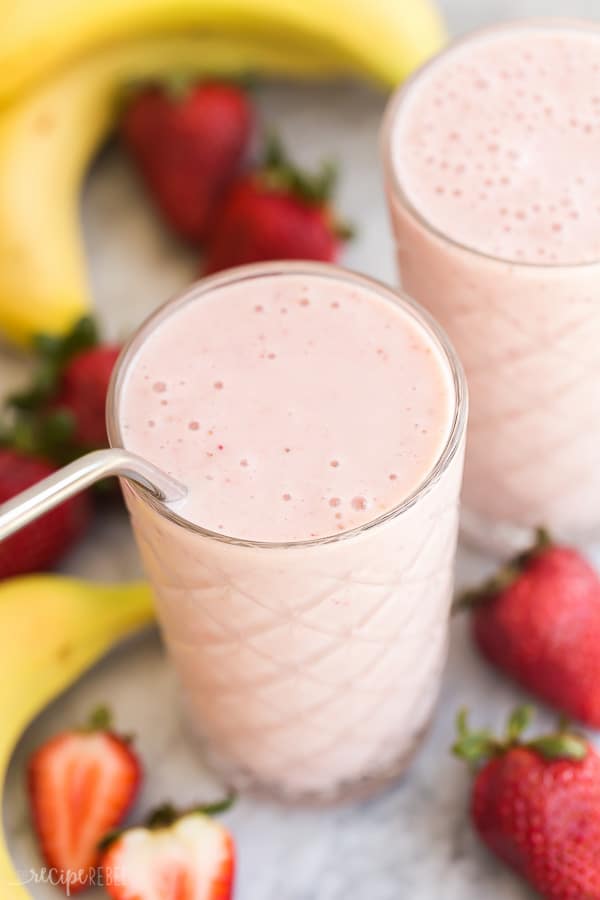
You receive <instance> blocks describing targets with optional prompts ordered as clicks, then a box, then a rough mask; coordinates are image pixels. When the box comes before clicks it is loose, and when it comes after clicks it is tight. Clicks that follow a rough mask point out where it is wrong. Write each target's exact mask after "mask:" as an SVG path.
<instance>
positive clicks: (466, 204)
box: [391, 26, 600, 263]
mask: <svg viewBox="0 0 600 900" xmlns="http://www.w3.org/2000/svg"><path fill="white" fill-rule="evenodd" d="M391 140H392V144H393V147H395V148H397V156H396V157H395V161H394V165H395V171H396V176H397V178H398V181H399V183H400V185H401V187H402V189H403V191H404V193H405V195H406V197H407V199H408V200H409V202H410V203H411V205H412V206H413V207H414V208H415V209H416V210H417V211H418V212H419V213H420V214H421V215H422V216H423V217H424V218H425V219H426V221H427V222H428V223H429V224H430V225H431V226H433V227H434V228H435V229H437V230H438V231H440V232H441V233H442V234H446V235H449V236H450V237H451V238H452V240H454V241H457V242H459V243H462V244H465V245H467V246H468V247H470V248H471V249H474V250H479V251H481V252H482V253H487V254H491V255H492V256H498V257H501V258H503V259H508V260H514V261H523V262H530V263H544V262H557V263H574V262H584V261H590V260H598V259H600V168H599V167H598V163H597V161H598V155H599V153H600V31H597V30H594V31H592V32H591V33H589V32H586V31H584V30H582V29H580V30H578V29H570V30H566V31H562V30H557V29H555V28H549V29H547V30H545V29H544V28H543V27H540V28H539V29H538V30H536V31H534V32H533V33H532V30H531V29H530V28H527V29H525V28H523V29H519V28H518V26H515V27H514V28H513V29H511V30H504V31H503V30H499V31H497V32H493V33H489V32H488V33H484V34H482V35H481V36H480V37H479V38H478V39H474V40H471V41H469V42H466V43H461V44H459V45H457V46H456V48H455V49H453V50H451V51H449V52H448V53H447V54H446V55H445V56H444V57H443V58H442V59H441V60H440V61H439V62H437V63H435V64H434V65H432V66H431V68H429V69H427V70H425V72H424V73H423V74H422V75H421V76H420V78H419V79H418V80H417V82H415V84H414V86H413V88H412V90H411V91H410V93H409V94H408V95H407V98H406V101H405V103H404V104H403V106H402V109H401V111H400V113H399V115H398V116H397V118H396V120H395V122H394V127H393V131H392V135H391ZM392 152H394V151H392Z"/></svg>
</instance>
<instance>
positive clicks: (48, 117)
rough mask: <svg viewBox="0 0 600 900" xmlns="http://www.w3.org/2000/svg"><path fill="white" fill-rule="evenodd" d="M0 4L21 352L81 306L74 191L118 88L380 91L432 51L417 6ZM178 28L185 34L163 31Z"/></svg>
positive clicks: (5, 217)
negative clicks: (370, 83)
mask: <svg viewBox="0 0 600 900" xmlns="http://www.w3.org/2000/svg"><path fill="white" fill-rule="evenodd" d="M4 6H10V10H8V9H7V10H5V15H4V16H3V27H2V30H0V66H1V68H2V72H3V77H2V79H1V80H0V331H1V332H2V333H3V334H4V335H5V336H6V337H8V338H9V339H11V340H12V341H14V342H15V343H18V344H23V345H27V344H29V343H30V341H31V338H32V336H33V335H35V334H37V333H39V332H46V333H48V334H63V333H65V332H66V331H68V330H69V329H70V328H71V327H72V325H73V323H74V322H75V321H76V320H77V319H79V318H80V317H81V316H82V315H83V314H85V312H87V311H88V310H89V308H90V305H91V301H90V293H89V286H88V281H87V272H86V265H85V256H84V251H83V246H82V237H81V232H80V225H79V216H78V206H79V191H80V186H81V181H82V178H83V174H84V172H85V170H86V168H87V166H88V164H89V161H90V159H91V157H92V156H93V154H94V152H95V151H96V149H97V148H98V146H99V145H100V143H101V142H102V140H103V139H104V138H105V137H106V135H107V133H108V132H109V131H110V129H111V127H112V126H113V124H114V120H115V117H116V113H117V108H118V104H117V99H118V96H119V92H120V89H121V88H122V86H123V84H124V83H126V82H128V81H131V80H135V79H142V78H148V77H158V76H161V75H167V74H170V73H172V72H173V71H176V72H190V73H198V74H206V73H208V74H214V73H219V74H233V73H240V72H248V71H251V72H252V71H260V72H261V73H272V74H277V73H285V74H287V75H312V76H323V75H331V74H334V73H339V72H343V71H356V72H361V73H363V74H366V75H368V76H370V77H372V78H375V79H379V80H380V81H383V82H386V83H388V84H392V83H395V82H396V81H398V80H399V79H400V78H402V77H403V76H404V75H406V74H407V73H408V72H409V71H410V70H411V69H412V68H414V66H415V65H417V64H418V63H419V62H421V61H422V59H423V58H424V57H426V56H428V55H429V54H430V53H432V52H434V51H435V50H436V49H437V48H438V47H439V45H440V43H441V41H442V39H443V29H442V26H441V24H440V20H439V18H438V17H437V15H436V13H435V11H434V8H433V7H432V6H431V5H430V3H429V0H368V2H366V0H177V2H173V0H87V2H85V3H82V2H81V0H53V2H52V3H46V2H44V0H20V2H19V3H14V2H10V3H9V2H7V0H4ZM1 9H2V5H1V0H0V10H1ZM184 29H187V31H188V32H190V33H189V34H188V35H186V36H183V35H182V34H176V33H174V32H177V31H178V30H179V31H183V30H184ZM160 35H162V36H160ZM52 72H54V73H55V74H54V75H53V76H52V77H48V73H52ZM9 101H11V102H9ZM3 103H4V104H7V105H1V104H3Z"/></svg>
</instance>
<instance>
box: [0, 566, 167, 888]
mask: <svg viewBox="0 0 600 900" xmlns="http://www.w3.org/2000/svg"><path fill="white" fill-rule="evenodd" d="M152 617H153V612H152V596H151V592H150V588H149V587H148V585H146V584H144V583H142V582H140V583H132V584H123V585H105V584H91V583H89V582H86V581H81V580H77V579H73V578H66V577H61V576H58V575H32V576H25V577H22V578H13V579H7V580H6V581H3V582H2V583H0V637H1V639H2V640H3V641H4V645H3V647H2V679H1V680H0V720H1V722H2V727H1V728H0V806H1V804H2V793H3V788H4V780H5V776H6V771H7V768H8V764H9V762H10V757H11V755H12V752H13V750H14V747H15V744H16V742H17V740H18V738H19V736H20V735H21V733H22V732H23V730H24V729H25V727H26V726H27V724H28V723H29V722H30V721H31V720H32V719H33V717H34V716H35V715H36V714H37V713H38V712H39V711H40V710H41V709H42V708H43V707H44V706H46V705H47V704H48V703H49V702H50V700H52V699H53V698H54V697H55V696H56V695H57V694H59V693H60V692H61V691H62V690H64V689H65V688H66V687H68V685H70V684H71V683H72V682H73V681H75V679H76V678H77V677H78V676H79V675H80V674H81V673H82V672H84V671H85V670H86V669H87V668H89V667H90V666H91V665H92V664H93V663H94V662H96V661H97V660H98V659H99V658H100V657H101V656H102V655H103V654H104V653H106V651H107V650H108V649H109V648H110V647H111V646H112V645H113V644H114V643H115V642H116V641H118V640H120V639H121V638H124V637H126V636H128V635H130V634H132V633H133V632H135V631H136V630H137V629H139V628H140V627H142V626H143V625H146V624H147V623H149V622H151V621H152ZM0 897H2V898H3V900H27V898H28V897H29V894H28V893H27V891H26V890H25V888H24V887H23V886H21V885H20V884H19V878H18V874H17V872H16V871H15V869H14V866H13V863H12V861H11V858H10V855H9V852H8V848H7V845H6V838H5V835H4V833H3V832H2V830H1V829H0Z"/></svg>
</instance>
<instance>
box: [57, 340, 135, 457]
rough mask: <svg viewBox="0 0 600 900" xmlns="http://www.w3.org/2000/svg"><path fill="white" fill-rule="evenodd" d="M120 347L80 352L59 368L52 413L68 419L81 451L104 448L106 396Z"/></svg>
mask: <svg viewBox="0 0 600 900" xmlns="http://www.w3.org/2000/svg"><path fill="white" fill-rule="evenodd" d="M120 352H121V347H120V346H117V345H113V344H103V345H101V346H99V347H92V348H90V349H89V350H82V351H81V352H80V353H78V354H77V355H76V356H74V357H73V358H72V359H70V360H69V362H68V363H67V364H66V366H65V368H64V369H63V371H62V373H61V375H60V378H59V386H58V396H57V397H56V400H54V401H53V402H52V408H53V410H54V411H61V412H62V413H63V414H67V415H70V416H72V419H73V434H72V440H73V441H74V442H75V443H76V445H77V447H78V448H79V449H81V450H93V449H97V448H98V447H105V446H106V444H107V440H108V439H107V436H106V424H105V419H106V396H107V394H108V386H109V383H110V377H111V375H112V371H113V369H114V367H115V363H116V361H117V358H118V356H119V354H120Z"/></svg>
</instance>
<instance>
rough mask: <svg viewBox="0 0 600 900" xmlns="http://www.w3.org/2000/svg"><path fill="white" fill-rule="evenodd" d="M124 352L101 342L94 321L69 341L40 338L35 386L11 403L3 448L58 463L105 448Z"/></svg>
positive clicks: (80, 324)
mask: <svg viewBox="0 0 600 900" xmlns="http://www.w3.org/2000/svg"><path fill="white" fill-rule="evenodd" d="M120 349H121V348H120V346H119V345H117V344H100V343H99V341H98V334H97V331H96V326H95V324H94V322H93V320H92V319H90V318H84V319H81V320H80V321H79V322H77V323H76V325H75V327H74V328H73V330H72V331H71V332H70V333H69V334H67V335H66V336H65V337H60V338H56V337H48V336H45V335H40V336H39V337H38V338H37V339H36V342H35V350H36V352H37V357H38V365H37V370H36V372H35V374H34V378H33V383H32V385H31V386H30V387H29V388H28V389H27V390H25V391H22V392H21V393H18V394H14V395H13V396H12V397H9V399H8V403H7V406H8V408H9V409H10V410H11V412H12V413H13V418H14V421H13V425H12V428H10V429H5V433H4V434H3V443H4V444H5V445H9V446H12V447H15V448H16V449H19V450H24V451H27V452H30V453H41V454H42V455H44V456H47V457H48V458H50V459H52V460H54V461H56V462H59V463H65V462H68V461H69V460H71V459H74V458H75V457H77V456H79V455H80V454H81V453H84V452H86V451H88V450H96V449H99V448H101V447H105V446H106V445H107V443H108V438H107V435H106V425H105V408H106V396H107V393H108V386H109V382H110V377H111V374H112V370H113V368H114V365H115V362H116V360H117V357H118V355H119V353H120Z"/></svg>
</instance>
